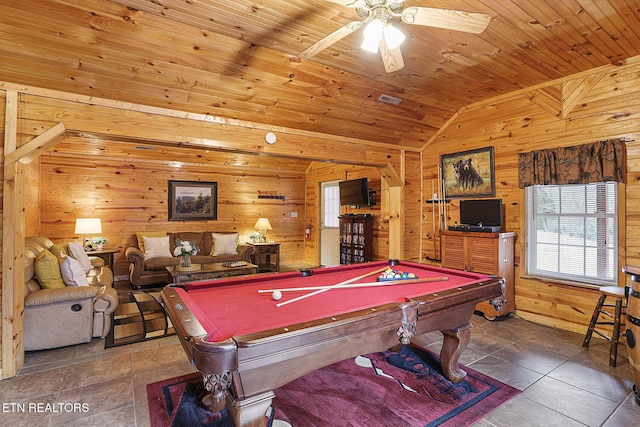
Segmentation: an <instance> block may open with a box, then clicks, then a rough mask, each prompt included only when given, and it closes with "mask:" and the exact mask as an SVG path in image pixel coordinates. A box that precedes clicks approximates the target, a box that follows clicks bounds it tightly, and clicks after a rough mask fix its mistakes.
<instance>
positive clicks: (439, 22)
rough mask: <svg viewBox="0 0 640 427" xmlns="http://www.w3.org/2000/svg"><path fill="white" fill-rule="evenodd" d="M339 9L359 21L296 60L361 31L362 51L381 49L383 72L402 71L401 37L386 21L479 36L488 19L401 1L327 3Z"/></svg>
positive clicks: (312, 47) (340, 0) (353, 0)
mask: <svg viewBox="0 0 640 427" xmlns="http://www.w3.org/2000/svg"><path fill="white" fill-rule="evenodd" d="M327 1H330V2H332V3H336V4H339V5H342V6H347V7H351V8H354V9H355V10H356V12H357V13H358V15H359V16H360V17H361V18H364V19H363V20H361V21H353V22H350V23H348V24H347V25H345V26H343V27H341V28H338V29H337V30H336V31H334V32H333V33H331V34H329V35H327V36H325V37H324V38H322V39H321V40H319V41H318V42H316V43H314V44H312V45H311V46H309V47H308V48H306V49H305V50H303V51H302V52H300V53H299V54H298V57H299V58H305V59H306V58H311V57H312V56H315V55H316V54H318V53H319V52H321V51H322V50H324V49H326V48H327V47H329V46H331V45H332V44H334V43H335V42H337V41H338V40H340V39H342V38H344V37H346V36H348V35H349V34H351V33H353V32H354V31H356V30H358V29H359V28H360V27H362V26H364V25H365V24H367V25H366V27H365V29H364V42H363V44H362V48H363V49H366V50H369V51H371V52H374V53H375V52H377V51H378V48H379V49H380V54H381V56H382V62H383V63H384V68H385V70H386V71H387V72H388V73H391V72H393V71H397V70H399V69H401V68H402V67H404V61H403V59H402V52H401V51H400V44H401V43H402V42H403V41H404V35H403V34H402V33H401V32H400V31H399V30H398V29H397V28H395V27H393V25H391V23H390V22H389V21H391V20H392V19H394V18H400V19H401V20H402V22H404V23H406V24H412V25H424V26H427V27H436V28H444V29H447V30H455V31H463V32H466V33H473V34H479V33H481V32H483V31H484V29H485V28H487V25H489V21H490V20H491V16H489V15H486V14H484V13H475V12H463V11H458V10H450V9H436V8H431V7H415V6H412V7H407V8H404V0H327Z"/></svg>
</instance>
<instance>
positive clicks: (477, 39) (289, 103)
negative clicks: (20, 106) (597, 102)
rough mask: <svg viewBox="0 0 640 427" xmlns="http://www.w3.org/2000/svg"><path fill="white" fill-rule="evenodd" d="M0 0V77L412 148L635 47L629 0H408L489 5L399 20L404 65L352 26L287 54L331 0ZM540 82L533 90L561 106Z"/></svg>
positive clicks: (618, 60) (337, 22) (638, 46)
mask: <svg viewBox="0 0 640 427" xmlns="http://www.w3.org/2000/svg"><path fill="white" fill-rule="evenodd" d="M0 4H2V11H3V13H2V14H1V15H0V81H10V82H14V83H18V84H24V85H31V86H36V87H41V88H47V89H56V90H63V91H67V92H71V93H78V94H83V95H86V96H92V97H99V98H107V99H117V100H119V101H122V102H131V103H135V104H141V105H148V106H154V107H162V108H171V109H175V110H178V111H183V112H191V113H196V114H211V115H215V116H219V117H224V118H225V119H227V120H242V121H246V122H249V123H259V124H263V125H271V126H276V127H286V128H295V129H300V130H306V131H314V132H319V133H323V134H330V135H335V136H341V137H350V138H357V139H362V140H369V141H376V142H379V143H381V144H385V145H394V146H404V147H413V148H417V147H421V146H422V145H423V144H424V143H425V142H426V141H428V140H429V139H430V138H431V137H432V136H433V135H435V134H436V133H437V131H438V130H439V129H440V128H442V127H443V126H445V124H446V123H447V121H448V120H449V119H450V118H451V116H452V115H454V114H456V112H458V111H460V109H461V108H463V107H464V106H466V105H468V104H469V103H472V102H480V101H483V100H487V99H491V98H493V97H495V96H498V95H501V94H506V93H509V92H512V91H515V90H519V89H522V88H526V87H534V86H536V85H540V84H545V83H546V82H548V81H551V80H554V79H560V78H563V77H568V76H571V75H573V74H576V73H581V72H585V71H587V70H590V69H592V68H595V67H599V66H603V65H608V64H623V63H625V61H627V60H628V59H629V58H631V57H633V56H637V55H640V38H639V34H640V18H639V14H638V10H637V5H635V4H634V3H633V2H630V1H617V0H600V1H598V2H579V1H576V0H563V1H551V0H545V1H540V0H497V1H495V0H491V1H487V0H481V1H475V2H469V1H467V2H452V1H450V0H429V1H426V0H407V2H406V6H428V7H433V8H443V9H460V10H465V11H469V12H480V13H486V14H489V15H490V16H491V17H492V19H491V22H490V23H489V26H488V28H487V29H486V30H485V31H484V32H482V33H481V34H477V35H476V34H468V33H463V32H458V31H448V30H442V29H437V28H430V27H424V26H418V25H407V24H404V23H402V22H400V20H399V19H394V24H395V25H397V27H398V28H399V29H400V30H401V31H403V32H404V33H405V35H406V36H407V40H406V41H405V42H404V43H403V45H402V46H401V50H402V53H403V57H404V63H405V67H404V68H403V69H401V70H399V71H396V72H393V73H386V72H385V71H384V69H383V65H382V60H381V58H380V56H379V55H371V54H369V53H368V52H366V51H363V50H362V49H360V47H359V45H360V40H361V37H362V31H361V30H359V31H357V32H355V33H354V34H351V35H349V36H347V37H345V38H343V39H342V40H341V41H339V42H338V43H336V44H334V45H332V46H330V47H329V48H328V49H326V50H324V51H322V52H320V53H319V54H318V55H316V56H315V57H313V58H311V59H305V60H301V59H299V58H297V57H296V55H297V54H298V53H300V52H301V51H303V50H304V49H305V48H307V47H309V46H310V45H311V44H313V43H315V42H316V41H318V40H320V39H321V38H322V37H324V36H325V35H327V34H329V33H330V32H332V31H334V30H336V29H338V28H340V27H341V26H343V25H345V24H347V23H349V22H351V21H354V20H357V19H359V18H358V16H357V14H356V12H355V10H353V9H352V8H347V7H343V6H340V5H339V4H336V3H334V2H329V1H321V0H320V1H319V0H279V1H265V0H238V1H227V0H199V1H189V2H185V1H184V0H162V1H156V0H111V1H108V0H21V1H18V2H16V1H10V0H0ZM593 83H594V82H593V81H586V80H585V81H584V82H583V83H575V84H577V85H578V86H579V87H581V88H582V89H584V90H589V86H590V85H592V84H593ZM580 93H581V91H575V90H572V95H571V96H567V97H566V98H565V100H566V107H567V108H565V109H564V110H562V112H563V114H565V115H566V114H570V113H571V112H572V111H573V110H574V109H576V108H580V105H581V103H580V102H579V100H580V98H581V95H580ZM381 94H386V95H391V96H394V97H397V98H400V99H402V102H401V103H400V104H399V105H389V104H386V103H383V102H380V101H378V98H379V97H380V95H381ZM548 95H549V94H548V93H546V92H543V91H541V92H538V93H537V94H531V95H529V96H530V97H531V100H532V102H535V103H537V104H538V105H541V106H543V107H544V108H545V109H546V110H548V111H550V112H552V113H553V115H555V114H557V111H558V108H557V107H558V105H555V104H556V103H553V102H552V103H549V101H551V99H550V98H549V96H548Z"/></svg>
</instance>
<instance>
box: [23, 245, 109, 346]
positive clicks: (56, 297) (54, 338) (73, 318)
mask: <svg viewBox="0 0 640 427" xmlns="http://www.w3.org/2000/svg"><path fill="white" fill-rule="evenodd" d="M77 245H80V246H79V247H80V250H82V245H81V244H80V243H77ZM78 258H81V257H78ZM87 259H88V262H89V263H90V264H89V265H87V267H86V268H84V267H83V264H81V263H80V261H78V260H77V259H76V258H74V256H73V254H72V253H71V252H70V250H69V242H65V243H61V244H56V245H54V244H53V242H52V241H51V240H49V239H48V238H46V237H43V236H33V237H27V238H26V239H25V256H24V287H25V289H24V347H25V350H26V351H32V350H44V349H50V348H57V347H65V346H68V345H74V344H81V343H86V342H89V341H91V339H92V338H94V337H95V338H105V337H106V336H107V334H108V333H109V330H110V328H111V314H112V313H113V312H114V311H115V309H116V308H117V306H118V294H117V292H116V290H115V289H113V272H112V271H111V269H110V268H109V267H107V266H105V265H104V260H102V259H101V258H98V257H89V256H86V257H82V258H81V260H82V261H83V262H85V263H86V261H87ZM72 260H73V261H72ZM56 269H57V270H56ZM87 270H88V271H87ZM63 272H64V278H62V276H63ZM82 275H84V277H82ZM60 279H62V282H60ZM65 281H67V282H65Z"/></svg>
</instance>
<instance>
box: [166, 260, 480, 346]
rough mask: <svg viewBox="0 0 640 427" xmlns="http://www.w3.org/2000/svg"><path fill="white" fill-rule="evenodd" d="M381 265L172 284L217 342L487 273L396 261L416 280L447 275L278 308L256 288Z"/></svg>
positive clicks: (331, 279)
mask: <svg viewBox="0 0 640 427" xmlns="http://www.w3.org/2000/svg"><path fill="white" fill-rule="evenodd" d="M385 267H388V262H387V261H380V262H371V263H365V264H352V265H345V266H339V267H331V268H317V269H314V270H312V275H311V276H307V277H304V276H302V275H301V274H300V272H287V273H276V274H264V275H251V276H243V277H234V278H230V279H222V280H207V281H199V282H191V283H188V284H187V285H186V290H184V289H176V292H177V293H178V294H179V295H180V297H181V298H182V299H183V301H184V303H185V304H186V305H187V306H188V308H189V309H190V310H191V312H192V313H193V314H194V316H195V317H196V318H197V319H198V321H199V322H200V324H201V326H202V327H203V328H204V329H205V330H206V331H207V338H206V339H207V341H209V342H217V341H223V340H225V339H228V338H231V337H235V336H240V335H246V334H252V333H256V332H260V331H266V330H272V329H277V328H286V327H289V326H291V325H295V324H297V323H303V322H307V321H312V320H317V319H322V318H327V317H331V316H337V315H341V314H344V313H349V312H354V311H357V310H362V309H368V308H372V307H376V306H380V305H383V304H387V303H393V302H398V303H404V302H406V301H407V300H409V299H411V298H415V297H419V296H423V295H429V294H437V293H438V292H442V291H444V290H448V289H455V288H459V287H464V286H466V285H469V284H472V283H477V282H479V281H482V280H485V279H486V278H487V277H488V276H487V275H484V274H477V273H471V272H465V271H460V270H453V269H447V268H440V267H434V266H430V265H425V264H418V263H412V262H407V261H402V263H401V264H400V265H396V266H392V267H390V268H392V269H394V270H398V271H401V272H407V273H414V274H415V275H416V276H417V277H418V278H419V279H426V278H439V277H443V278H446V280H442V281H433V282H423V283H411V281H407V282H406V283H403V284H397V285H389V286H378V287H364V288H348V289H332V290H330V291H326V292H323V293H320V294H317V295H314V296H311V297H309V298H305V299H301V300H299V301H296V302H292V303H290V304H286V305H283V306H281V307H277V303H278V302H277V301H274V300H273V299H272V295H271V292H266V293H258V290H260V289H262V290H265V289H275V288H292V287H303V286H332V285H336V284H338V283H341V282H344V281H347V280H350V279H353V278H354V277H358V276H362V275H366V274H369V273H373V272H376V271H378V270H380V269H383V268H385ZM377 276H378V273H375V274H373V275H371V276H368V277H363V278H361V279H359V280H357V281H354V282H352V283H353V284H357V283H364V282H375V281H376V278H377ZM310 292H312V291H296V292H283V297H282V299H281V300H280V301H279V302H280V303H282V302H285V301H287V300H289V299H292V298H295V297H298V296H301V295H305V294H308V293H310Z"/></svg>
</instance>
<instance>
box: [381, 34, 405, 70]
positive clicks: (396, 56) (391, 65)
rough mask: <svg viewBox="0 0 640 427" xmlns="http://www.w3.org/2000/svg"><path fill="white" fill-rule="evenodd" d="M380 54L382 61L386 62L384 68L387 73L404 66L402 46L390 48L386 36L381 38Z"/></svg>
mask: <svg viewBox="0 0 640 427" xmlns="http://www.w3.org/2000/svg"><path fill="white" fill-rule="evenodd" d="M380 56H382V63H383V64H384V70H385V71H386V72H387V73H393V72H394V71H398V70H399V69H401V68H403V67H404V60H403V59H402V52H401V51H400V47H399V46H398V47H396V48H395V49H389V47H388V46H387V42H386V41H385V39H384V37H383V38H382V39H381V40H380Z"/></svg>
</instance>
